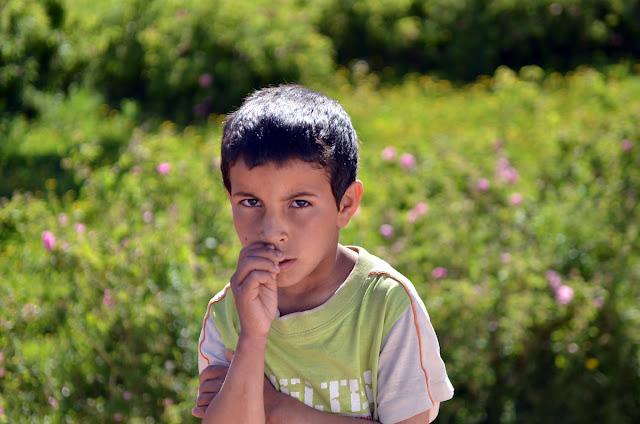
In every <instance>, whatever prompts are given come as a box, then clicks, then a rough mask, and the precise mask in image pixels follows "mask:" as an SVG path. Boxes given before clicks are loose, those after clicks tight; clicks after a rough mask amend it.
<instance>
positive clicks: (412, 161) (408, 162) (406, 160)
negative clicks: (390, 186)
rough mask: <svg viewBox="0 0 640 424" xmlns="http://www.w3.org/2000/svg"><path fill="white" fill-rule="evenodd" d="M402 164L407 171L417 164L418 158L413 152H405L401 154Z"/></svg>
mask: <svg viewBox="0 0 640 424" xmlns="http://www.w3.org/2000/svg"><path fill="white" fill-rule="evenodd" d="M400 165H401V166H402V167H403V168H404V169H406V170H407V171H409V170H411V169H413V168H414V167H415V166H416V158H415V156H413V155H412V154H411V153H404V154H403V155H402V156H400Z"/></svg>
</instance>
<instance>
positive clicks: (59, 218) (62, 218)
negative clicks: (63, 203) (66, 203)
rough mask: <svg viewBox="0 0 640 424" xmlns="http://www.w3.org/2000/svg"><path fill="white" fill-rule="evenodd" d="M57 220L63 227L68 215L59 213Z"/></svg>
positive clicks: (67, 220)
mask: <svg viewBox="0 0 640 424" xmlns="http://www.w3.org/2000/svg"><path fill="white" fill-rule="evenodd" d="M58 222H59V223H60V225H62V226H63V227H64V226H65V225H67V223H68V222H69V217H68V216H67V214H64V213H61V214H60V215H58Z"/></svg>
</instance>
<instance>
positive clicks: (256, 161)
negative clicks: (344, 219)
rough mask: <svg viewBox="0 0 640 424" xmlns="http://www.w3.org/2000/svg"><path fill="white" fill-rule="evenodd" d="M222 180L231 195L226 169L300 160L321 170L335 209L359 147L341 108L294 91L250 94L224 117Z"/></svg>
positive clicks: (273, 89) (296, 88) (314, 94)
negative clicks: (330, 191) (331, 194)
mask: <svg viewBox="0 0 640 424" xmlns="http://www.w3.org/2000/svg"><path fill="white" fill-rule="evenodd" d="M221 156H222V157H221V163H220V169H221V171H222V179H223V181H224V185H225V187H226V189H227V191H229V192H231V181H230V180H229V169H230V168H231V166H233V165H234V164H235V163H236V161H238V160H244V162H245V164H246V165H247V167H249V169H251V168H253V167H256V166H259V165H263V164H265V163H267V162H275V163H276V164H279V165H281V164H284V163H285V162H287V161H288V160H290V159H300V160H303V161H305V162H310V163H315V164H317V165H318V166H319V167H321V168H324V169H325V170H326V171H327V173H328V176H329V181H330V183H331V190H332V192H333V196H334V198H335V200H336V206H337V207H339V206H340V200H341V199H342V195H343V194H344V192H345V191H346V190H347V188H348V187H349V185H350V184H351V183H352V182H354V181H355V179H356V174H357V171H358V141H357V136H356V131H355V130H354V128H353V125H352V124H351V119H349V115H347V113H346V112H345V111H344V109H343V108H342V106H340V104H339V103H338V102H336V101H335V100H332V99H330V98H328V97H326V96H324V95H322V94H320V93H317V92H315V91H312V90H309V89H308V88H305V87H302V86H299V85H281V86H277V87H269V88H263V89H261V90H258V91H255V92H253V93H252V94H251V95H249V96H248V97H247V98H246V99H245V101H244V102H243V103H242V105H241V106H240V108H239V109H238V110H236V111H235V112H233V113H231V114H229V115H228V116H227V120H226V121H225V123H224V127H223V130H222V148H221Z"/></svg>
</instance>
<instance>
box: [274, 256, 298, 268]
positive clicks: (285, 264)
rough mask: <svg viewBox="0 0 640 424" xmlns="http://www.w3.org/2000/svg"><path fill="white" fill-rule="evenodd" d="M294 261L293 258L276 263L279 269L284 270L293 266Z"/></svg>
mask: <svg viewBox="0 0 640 424" xmlns="http://www.w3.org/2000/svg"><path fill="white" fill-rule="evenodd" d="M295 261H296V259H295V258H285V259H283V260H281V261H280V262H279V263H278V266H279V267H280V269H286V268H288V267H290V266H291V265H293V263H294V262H295Z"/></svg>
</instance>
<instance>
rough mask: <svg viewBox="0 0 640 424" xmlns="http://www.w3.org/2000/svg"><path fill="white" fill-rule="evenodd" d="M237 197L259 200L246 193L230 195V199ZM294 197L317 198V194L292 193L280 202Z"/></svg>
mask: <svg viewBox="0 0 640 424" xmlns="http://www.w3.org/2000/svg"><path fill="white" fill-rule="evenodd" d="M238 196H242V197H252V198H255V199H259V197H258V196H256V195H255V194H252V193H249V192H246V191H238V192H237V193H233V194H232V195H231V197H238ZM296 197H319V196H318V195H317V194H315V193H311V192H310V191H298V192H296V193H293V194H291V195H289V196H288V197H285V198H284V199H282V200H291V199H294V198H296Z"/></svg>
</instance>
